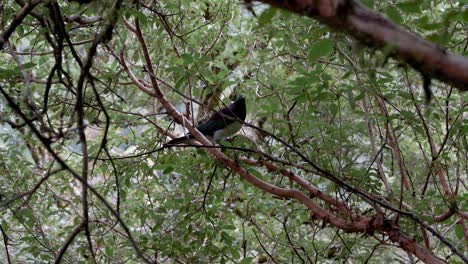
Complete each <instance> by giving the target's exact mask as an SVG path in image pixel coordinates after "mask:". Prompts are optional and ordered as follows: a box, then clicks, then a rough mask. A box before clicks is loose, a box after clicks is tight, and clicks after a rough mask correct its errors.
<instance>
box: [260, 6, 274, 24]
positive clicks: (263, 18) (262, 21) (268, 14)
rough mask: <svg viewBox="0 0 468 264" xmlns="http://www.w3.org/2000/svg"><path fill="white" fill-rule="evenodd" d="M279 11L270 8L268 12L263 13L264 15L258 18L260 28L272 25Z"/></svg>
mask: <svg viewBox="0 0 468 264" xmlns="http://www.w3.org/2000/svg"><path fill="white" fill-rule="evenodd" d="M276 11H277V9H276V8H274V7H270V8H268V9H267V10H265V11H263V13H262V14H261V15H260V17H259V18H258V24H259V25H260V26H265V25H266V24H270V23H271V20H272V19H273V17H275V15H276Z"/></svg>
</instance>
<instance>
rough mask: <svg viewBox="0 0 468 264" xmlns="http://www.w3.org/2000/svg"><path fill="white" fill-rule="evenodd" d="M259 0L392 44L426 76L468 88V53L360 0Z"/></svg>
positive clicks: (394, 52) (368, 40)
mask: <svg viewBox="0 0 468 264" xmlns="http://www.w3.org/2000/svg"><path fill="white" fill-rule="evenodd" d="M259 1H260V2H264V3H267V4H271V5H273V6H276V7H279V8H282V9H287V10H289V11H291V12H294V13H298V14H301V15H305V16H308V17H312V18H315V19H317V20H319V21H320V22H322V23H323V24H326V25H328V26H329V27H331V28H333V29H335V30H337V31H340V32H345V33H346V34H348V35H350V36H352V37H354V38H355V39H356V40H358V41H359V42H361V43H364V44H366V45H369V46H373V47H377V48H380V49H387V48H390V54H389V55H390V56H392V57H394V58H396V59H398V60H400V61H403V62H406V63H407V64H409V65H411V66H412V67H413V68H415V69H416V70H417V71H419V72H421V74H422V75H423V76H427V77H429V78H435V79H439V80H441V81H443V82H446V83H450V84H452V85H454V86H455V87H457V88H459V89H460V90H462V91H467V90H468V74H466V73H467V72H468V58H467V57H463V56H460V55H456V54H453V53H451V52H450V51H448V50H446V49H445V48H442V47H440V46H437V45H436V44H434V43H432V42H429V41H427V40H425V39H424V38H422V37H420V36H418V35H416V34H414V33H412V32H409V31H408V30H406V29H404V28H402V27H400V26H398V25H396V24H395V23H393V22H392V21H390V20H389V19H387V18H385V17H384V16H383V15H381V14H379V13H377V12H374V11H371V10H369V9H368V8H366V7H364V6H363V5H362V4H361V3H359V2H358V1H356V0H316V1H312V0H296V1H277V0H259Z"/></svg>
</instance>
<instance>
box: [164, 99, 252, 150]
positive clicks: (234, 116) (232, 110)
mask: <svg viewBox="0 0 468 264" xmlns="http://www.w3.org/2000/svg"><path fill="white" fill-rule="evenodd" d="M246 114H247V110H246V108H245V96H244V95H243V94H241V95H240V96H239V97H238V98H237V99H236V100H235V101H234V102H233V103H232V104H230V105H229V106H227V107H224V108H223V109H221V110H219V111H217V112H216V113H214V114H213V115H211V117H210V118H209V119H208V120H206V121H203V122H201V123H199V124H198V125H197V129H198V131H200V132H201V133H202V134H203V135H205V137H207V138H208V139H210V140H212V141H219V140H221V139H225V138H227V137H229V136H232V135H234V134H235V133H237V131H239V130H240V129H241V127H242V122H244V120H245V116H246ZM240 121H242V122H240ZM194 138H195V137H194V136H193V135H192V134H190V133H188V134H187V135H185V136H183V137H180V138H175V139H173V140H171V141H169V142H167V143H166V144H165V145H166V146H169V145H175V144H180V143H186V142H189V141H190V140H192V139H194Z"/></svg>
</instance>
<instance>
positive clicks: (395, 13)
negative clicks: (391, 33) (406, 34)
mask: <svg viewBox="0 0 468 264" xmlns="http://www.w3.org/2000/svg"><path fill="white" fill-rule="evenodd" d="M385 14H387V16H388V17H389V18H390V19H391V20H392V21H393V22H395V23H397V24H401V23H402V22H403V17H401V14H400V11H399V10H398V8H396V7H395V6H389V7H387V9H386V10H385Z"/></svg>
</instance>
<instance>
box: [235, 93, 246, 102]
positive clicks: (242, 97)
mask: <svg viewBox="0 0 468 264" xmlns="http://www.w3.org/2000/svg"><path fill="white" fill-rule="evenodd" d="M242 100H245V94H243V93H242V94H240V95H239V96H238V97H237V99H236V101H235V102H240V101H242Z"/></svg>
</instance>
